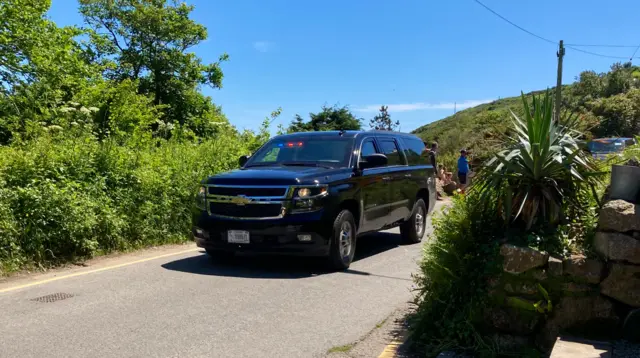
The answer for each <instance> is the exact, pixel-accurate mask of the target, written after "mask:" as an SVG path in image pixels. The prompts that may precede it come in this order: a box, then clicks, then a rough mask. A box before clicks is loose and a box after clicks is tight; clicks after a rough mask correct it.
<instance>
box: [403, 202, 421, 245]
mask: <svg viewBox="0 0 640 358" xmlns="http://www.w3.org/2000/svg"><path fill="white" fill-rule="evenodd" d="M426 228H427V205H426V204H425V203H424V200H422V199H418V200H417V201H416V203H415V204H414V205H413V211H412V212H411V217H410V218H409V220H407V221H405V222H404V223H402V225H400V236H402V241H404V242H406V243H409V244H417V243H419V242H420V241H422V237H423V236H424V232H425V230H426Z"/></svg>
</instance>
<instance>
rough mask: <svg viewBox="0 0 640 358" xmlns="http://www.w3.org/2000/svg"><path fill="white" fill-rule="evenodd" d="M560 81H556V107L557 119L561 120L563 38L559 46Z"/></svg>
mask: <svg viewBox="0 0 640 358" xmlns="http://www.w3.org/2000/svg"><path fill="white" fill-rule="evenodd" d="M557 55H558V79H557V80H558V81H557V83H556V108H555V112H556V113H555V121H556V123H557V122H559V121H560V107H561V105H562V59H563V58H564V45H563V42H562V40H560V44H559V46H558V52H557Z"/></svg>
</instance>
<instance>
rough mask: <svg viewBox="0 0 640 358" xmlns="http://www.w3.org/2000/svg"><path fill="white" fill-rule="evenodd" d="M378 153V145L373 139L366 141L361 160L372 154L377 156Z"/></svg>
mask: <svg viewBox="0 0 640 358" xmlns="http://www.w3.org/2000/svg"><path fill="white" fill-rule="evenodd" d="M377 152H378V151H377V150H376V145H375V143H374V142H373V139H366V140H365V141H364V142H362V148H361V149H360V158H364V157H366V156H369V155H371V154H376V153H377Z"/></svg>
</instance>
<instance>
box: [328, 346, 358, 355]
mask: <svg viewBox="0 0 640 358" xmlns="http://www.w3.org/2000/svg"><path fill="white" fill-rule="evenodd" d="M353 346H354V345H353V344H345V345H344V346H338V347H333V348H331V349H329V350H328V351H327V353H347V352H349V351H350V350H351V349H352V348H353Z"/></svg>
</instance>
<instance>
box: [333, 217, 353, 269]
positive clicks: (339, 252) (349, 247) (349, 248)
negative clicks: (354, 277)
mask: <svg viewBox="0 0 640 358" xmlns="http://www.w3.org/2000/svg"><path fill="white" fill-rule="evenodd" d="M330 245H331V246H330V250H329V265H330V266H331V268H332V269H334V270H346V269H348V268H349V265H351V261H353V256H354V254H355V252H356V222H355V220H354V218H353V214H351V212H350V211H349V210H342V211H341V212H340V213H339V214H338V216H336V219H335V220H334V221H333V231H332V235H331V243H330Z"/></svg>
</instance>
